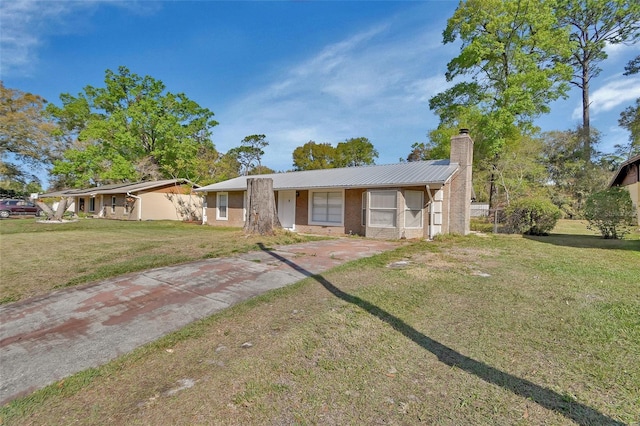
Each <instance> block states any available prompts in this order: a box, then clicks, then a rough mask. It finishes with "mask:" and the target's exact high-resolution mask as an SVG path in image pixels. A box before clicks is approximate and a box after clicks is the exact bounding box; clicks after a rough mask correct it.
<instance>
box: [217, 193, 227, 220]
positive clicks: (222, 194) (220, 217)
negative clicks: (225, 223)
mask: <svg viewBox="0 0 640 426" xmlns="http://www.w3.org/2000/svg"><path fill="white" fill-rule="evenodd" d="M222 196H224V197H225V200H226V202H225V205H224V208H225V210H224V213H225V215H224V216H222V215H221V214H220V213H221V212H220V205H221V203H220V198H221V197H222ZM216 220H229V193H228V192H216Z"/></svg>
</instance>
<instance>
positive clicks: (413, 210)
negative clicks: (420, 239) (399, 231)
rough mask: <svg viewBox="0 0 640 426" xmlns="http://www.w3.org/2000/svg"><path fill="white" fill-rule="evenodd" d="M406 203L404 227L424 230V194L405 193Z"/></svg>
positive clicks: (415, 192) (420, 192) (418, 192)
mask: <svg viewBox="0 0 640 426" xmlns="http://www.w3.org/2000/svg"><path fill="white" fill-rule="evenodd" d="M404 203H405V209H404V227H405V228H422V206H423V205H424V193H423V192H422V191H405V192H404Z"/></svg>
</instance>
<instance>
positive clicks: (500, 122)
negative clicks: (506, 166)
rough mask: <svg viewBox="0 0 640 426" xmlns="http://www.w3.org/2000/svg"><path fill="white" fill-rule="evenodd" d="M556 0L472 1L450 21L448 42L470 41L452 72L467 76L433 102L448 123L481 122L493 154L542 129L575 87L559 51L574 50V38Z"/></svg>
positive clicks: (452, 77)
mask: <svg viewBox="0 0 640 426" xmlns="http://www.w3.org/2000/svg"><path fill="white" fill-rule="evenodd" d="M553 5H554V3H553V2H551V1H533V0H507V1H503V0H469V1H466V2H461V3H460V4H459V6H458V8H457V9H456V11H455V13H454V15H453V16H452V17H451V18H450V19H449V20H448V22H447V27H446V29H445V30H444V32H443V40H444V42H445V43H451V42H453V41H455V40H456V39H458V38H459V39H460V40H461V41H462V45H461V50H460V54H459V55H458V56H457V57H455V58H454V59H452V60H451V61H450V62H449V64H448V65H447V73H446V78H447V80H448V81H454V80H455V79H456V78H464V81H460V82H458V83H456V84H455V85H454V86H453V87H451V88H449V89H447V90H445V91H444V92H442V93H440V94H438V95H436V96H434V97H433V98H432V99H431V100H430V102H429V106H430V108H431V109H432V110H434V111H435V112H436V113H437V114H438V116H439V117H440V120H441V123H445V124H450V123H451V121H454V120H458V121H462V120H470V121H473V122H475V123H478V124H481V126H480V127H479V130H480V131H481V133H482V134H483V137H482V138H481V139H482V142H480V143H485V144H489V145H490V146H489V147H487V148H485V150H486V151H487V153H488V155H495V154H500V153H501V152H502V150H503V149H504V147H505V144H506V141H507V140H508V139H510V138H513V137H514V136H518V135H519V134H527V133H532V132H533V131H534V130H536V129H535V127H534V126H533V120H534V118H536V117H537V116H539V115H540V114H543V113H547V112H549V103H550V102H551V101H553V100H556V99H558V98H560V97H563V96H565V95H566V93H567V91H568V83H567V82H568V80H569V79H570V76H571V67H570V66H569V65H568V64H566V63H564V62H563V61H561V60H558V58H566V57H568V55H569V54H570V44H569V43H568V35H567V31H566V30H564V29H562V28H559V27H558V23H557V19H556V17H555V15H554V9H553ZM463 124H464V123H463ZM462 127H467V128H469V127H470V126H468V125H463V126H462ZM474 135H476V137H477V135H479V133H474ZM476 143H478V141H477V142H476Z"/></svg>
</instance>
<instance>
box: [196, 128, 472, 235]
mask: <svg viewBox="0 0 640 426" xmlns="http://www.w3.org/2000/svg"><path fill="white" fill-rule="evenodd" d="M472 161H473V141H472V140H471V138H470V137H469V134H468V131H466V130H465V129H463V130H461V132H460V134H459V135H456V136H454V137H453V138H452V139H451V159H450V160H434V161H418V162H409V163H399V164H388V165H375V166H364V167H347V168H340V169H324V170H308V171H299V172H288V173H276V174H268V175H258V176H242V177H237V178H234V179H230V180H227V181H224V182H219V183H216V184H212V185H208V186H204V187H202V188H199V189H197V190H196V191H197V192H204V193H205V194H206V200H205V206H206V207H205V209H204V214H203V223H206V224H209V225H214V226H243V225H244V221H245V217H246V214H247V212H246V211H245V210H246V209H245V206H246V188H247V179H249V178H255V177H261V178H271V179H272V180H273V189H274V192H275V196H276V204H277V209H278V218H279V219H280V223H281V224H282V226H283V227H284V228H287V229H291V230H295V231H298V232H303V233H313V234H324V235H343V234H357V235H362V236H366V237H373V238H387V239H396V238H431V237H433V236H435V235H436V234H440V233H445V234H446V233H458V234H468V233H469V217H470V207H471V190H472V189H471V165H472Z"/></svg>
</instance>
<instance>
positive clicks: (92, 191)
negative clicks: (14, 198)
mask: <svg viewBox="0 0 640 426" xmlns="http://www.w3.org/2000/svg"><path fill="white" fill-rule="evenodd" d="M183 183H189V184H192V183H191V182H190V181H188V180H187V179H167V180H154V181H149V182H135V183H131V182H129V183H113V184H109V185H101V186H95V187H92V188H84V189H68V190H64V191H56V192H51V193H47V194H42V195H40V197H47V196H50V197H53V196H58V197H63V196H64V197H80V196H83V195H90V196H93V195H98V194H126V193H128V192H139V191H145V190H149V189H154V188H159V187H162V186H167V185H181V184H183ZM192 185H193V186H194V187H197V186H198V185H194V184H192Z"/></svg>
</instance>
